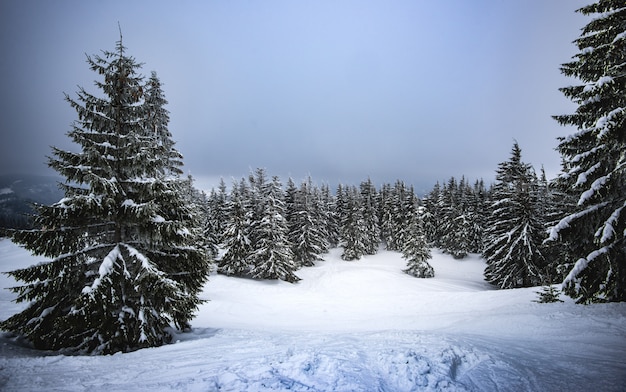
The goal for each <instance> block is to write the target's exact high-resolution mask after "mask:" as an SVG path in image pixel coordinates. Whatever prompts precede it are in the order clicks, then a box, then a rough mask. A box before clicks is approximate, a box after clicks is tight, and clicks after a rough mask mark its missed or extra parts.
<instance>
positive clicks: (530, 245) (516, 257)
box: [483, 142, 545, 289]
mask: <svg viewBox="0 0 626 392" xmlns="http://www.w3.org/2000/svg"><path fill="white" fill-rule="evenodd" d="M492 197H493V202H492V205H491V214H490V216H489V220H488V223H487V229H486V237H487V241H486V242H487V246H486V248H485V250H484V252H483V256H484V257H485V258H486V259H487V267H486V268H485V279H486V280H487V281H488V282H489V283H492V284H495V285H496V286H498V287H500V288H503V289H507V288H516V287H530V286H536V285H539V284H541V280H542V274H541V272H540V271H541V270H542V269H543V267H544V263H545V261H544V258H543V255H542V253H541V249H540V246H541V242H542V232H543V227H542V225H541V222H540V221H539V220H538V218H537V211H536V209H537V199H536V198H537V177H536V175H535V173H534V171H533V170H532V167H531V166H530V165H528V164H526V163H523V162H522V161H521V149H520V148H519V145H518V144H517V142H516V143H514V145H513V149H512V151H511V158H510V159H509V160H508V161H506V162H503V163H501V164H500V165H499V166H498V170H497V171H496V184H495V186H494V193H493V195H492Z"/></svg>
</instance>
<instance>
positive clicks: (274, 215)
mask: <svg viewBox="0 0 626 392" xmlns="http://www.w3.org/2000/svg"><path fill="white" fill-rule="evenodd" d="M253 183H254V185H255V186H256V189H257V191H258V195H257V199H256V200H257V202H258V203H259V205H258V208H257V213H258V216H257V219H256V220H255V221H254V222H253V223H252V225H251V228H250V229H251V230H252V234H253V238H254V240H253V247H252V251H251V253H250V260H251V262H252V265H253V267H252V271H251V274H252V277H253V278H256V279H280V280H284V281H287V282H290V283H295V282H297V281H299V280H300V278H299V277H298V276H297V275H296V274H295V273H294V272H295V271H296V269H297V265H296V263H295V262H294V261H293V253H292V251H291V243H290V242H289V240H288V234H287V232H288V226H287V220H286V219H285V203H284V197H283V192H282V188H281V183H280V181H279V179H278V177H273V178H272V181H269V182H267V181H265V180H264V173H263V172H262V171H257V175H256V176H255V177H254V181H253Z"/></svg>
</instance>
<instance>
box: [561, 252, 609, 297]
mask: <svg viewBox="0 0 626 392" xmlns="http://www.w3.org/2000/svg"><path fill="white" fill-rule="evenodd" d="M609 250H610V245H609V246H604V247H602V248H600V249H596V250H594V251H593V252H591V253H589V254H588V255H587V257H583V258H580V259H578V261H577V262H576V263H575V264H574V267H572V269H571V270H570V272H569V273H568V274H567V276H566V277H565V279H564V280H563V285H562V286H563V289H565V288H566V286H567V285H568V284H570V283H574V281H575V280H576V278H577V277H578V275H580V273H581V272H583V270H584V269H585V268H587V266H588V265H589V263H591V262H592V261H593V260H595V259H596V258H597V257H598V256H602V255H603V254H605V253H607V252H608V251H609Z"/></svg>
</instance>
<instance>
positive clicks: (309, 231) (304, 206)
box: [289, 179, 328, 267]
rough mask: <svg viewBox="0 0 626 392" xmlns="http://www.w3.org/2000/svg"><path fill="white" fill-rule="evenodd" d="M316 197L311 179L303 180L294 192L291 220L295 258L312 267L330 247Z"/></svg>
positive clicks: (290, 235) (290, 231)
mask: <svg viewBox="0 0 626 392" xmlns="http://www.w3.org/2000/svg"><path fill="white" fill-rule="evenodd" d="M323 226H324V223H323V222H322V220H321V215H320V211H319V206H318V200H317V199H316V197H315V190H314V186H313V183H312V181H311V179H309V180H308V181H307V182H303V183H302V184H301V185H300V189H298V190H297V191H296V192H295V193H294V202H293V214H292V217H291V221H290V222H289V227H290V229H289V237H290V242H291V244H292V250H293V255H294V259H295V261H296V262H297V263H299V264H300V265H301V266H305V267H311V266H313V265H315V263H314V262H315V261H316V260H321V258H320V255H321V254H322V253H324V252H325V251H326V250H327V249H328V243H327V240H326V238H327V236H328V235H327V234H326V232H325V230H324V227H323Z"/></svg>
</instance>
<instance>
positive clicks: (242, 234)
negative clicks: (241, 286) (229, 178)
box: [217, 180, 252, 276]
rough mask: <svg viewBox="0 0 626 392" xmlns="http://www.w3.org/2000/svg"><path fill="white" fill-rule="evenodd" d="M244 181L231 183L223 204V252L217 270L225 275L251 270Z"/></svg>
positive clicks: (245, 273)
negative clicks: (231, 185) (224, 219)
mask: <svg viewBox="0 0 626 392" xmlns="http://www.w3.org/2000/svg"><path fill="white" fill-rule="evenodd" d="M245 186H246V185H245V181H243V180H242V181H241V183H240V184H239V185H237V184H233V187H232V189H231V193H230V197H229V198H228V200H227V201H226V204H225V208H226V211H225V217H226V222H225V224H224V230H223V235H222V246H223V248H224V250H225V251H224V254H223V255H222V258H221V259H220V260H219V262H218V265H217V270H218V272H220V273H223V274H225V275H233V276H247V275H248V274H249V273H250V271H251V270H252V261H251V260H250V252H251V250H252V243H251V240H250V214H249V213H248V209H249V208H248V205H247V203H246V199H245V197H246V196H245V192H244V189H245Z"/></svg>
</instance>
